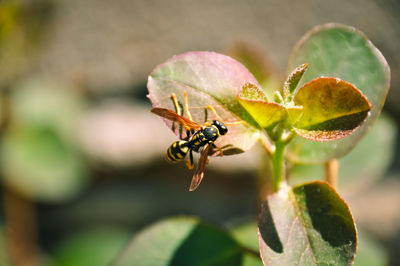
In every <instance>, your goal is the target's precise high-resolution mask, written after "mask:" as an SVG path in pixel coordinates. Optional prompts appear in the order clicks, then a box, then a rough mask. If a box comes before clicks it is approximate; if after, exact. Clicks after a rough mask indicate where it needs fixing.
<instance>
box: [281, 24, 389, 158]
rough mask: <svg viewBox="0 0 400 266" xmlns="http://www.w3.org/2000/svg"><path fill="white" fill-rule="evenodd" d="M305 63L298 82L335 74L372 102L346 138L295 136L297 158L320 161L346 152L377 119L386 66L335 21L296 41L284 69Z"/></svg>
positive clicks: (369, 45)
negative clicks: (322, 140)
mask: <svg viewBox="0 0 400 266" xmlns="http://www.w3.org/2000/svg"><path fill="white" fill-rule="evenodd" d="M305 62H307V63H308V64H309V68H308V70H307V71H306V72H305V74H304V76H303V78H302V79H301V81H300V83H299V86H302V85H303V84H305V83H307V82H308V81H311V80H313V79H315V78H318V77H321V76H327V77H335V78H340V79H342V80H345V81H347V82H349V83H351V84H353V85H354V86H356V87H357V88H358V89H359V90H361V92H362V93H363V94H364V95H365V96H366V97H367V98H368V101H369V102H370V104H371V105H372V110H371V112H370V116H369V118H368V119H367V120H366V121H365V123H364V124H363V125H362V126H361V127H360V129H359V130H357V131H356V132H354V133H353V134H352V135H350V136H348V137H347V138H344V139H341V140H336V141H332V142H328V143H315V142H314V141H309V140H306V139H303V138H299V137H296V138H294V140H293V141H292V142H291V144H290V146H289V152H290V153H291V158H292V159H293V160H295V161H297V162H307V163H315V162H323V161H326V160H329V159H331V158H338V157H341V156H343V155H345V154H346V153H348V152H349V151H350V150H351V149H352V148H353V147H354V146H355V145H356V144H357V142H358V141H359V140H360V139H361V138H362V137H363V136H364V134H365V133H366V132H367V130H368V128H370V127H371V126H372V125H373V123H374V122H375V120H376V119H377V117H378V115H379V113H380V111H381V109H382V106H383V104H384V102H385V99H386V95H387V92H388V89H389V83H390V82H389V81H390V69H389V66H388V64H387V62H386V60H385V58H384V57H383V56H382V54H381V53H380V52H379V50H378V49H377V48H376V47H375V46H374V45H373V44H372V43H371V42H370V41H369V40H368V39H367V38H366V36H365V35H364V34H363V33H361V32H359V31H358V30H356V29H354V28H353V27H348V26H344V25H339V24H326V25H322V26H318V27H316V28H314V29H313V30H311V31H309V32H308V33H306V34H305V36H304V37H302V38H301V40H300V41H299V43H298V44H297V45H296V47H295V49H294V51H293V54H292V56H291V59H290V62H289V66H288V69H293V68H294V67H296V66H298V65H300V64H304V63H305Z"/></svg>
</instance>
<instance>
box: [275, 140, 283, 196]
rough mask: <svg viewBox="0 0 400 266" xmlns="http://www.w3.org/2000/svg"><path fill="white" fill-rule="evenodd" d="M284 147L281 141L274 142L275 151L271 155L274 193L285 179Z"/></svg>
mask: <svg viewBox="0 0 400 266" xmlns="http://www.w3.org/2000/svg"><path fill="white" fill-rule="evenodd" d="M285 146H286V144H285V143H284V142H283V141H282V140H278V141H276V142H275V151H274V153H273V155H272V168H273V184H274V192H277V191H278V190H279V186H280V185H281V184H282V182H283V181H284V177H285V158H284V156H285Z"/></svg>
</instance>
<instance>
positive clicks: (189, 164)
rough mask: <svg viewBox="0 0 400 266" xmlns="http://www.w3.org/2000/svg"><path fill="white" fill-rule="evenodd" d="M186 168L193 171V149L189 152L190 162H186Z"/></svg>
mask: <svg viewBox="0 0 400 266" xmlns="http://www.w3.org/2000/svg"><path fill="white" fill-rule="evenodd" d="M186 166H187V167H188V168H189V170H192V169H193V167H194V162H193V151H192V150H191V149H190V151H189V160H187V161H186Z"/></svg>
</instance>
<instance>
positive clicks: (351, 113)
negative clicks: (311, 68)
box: [294, 77, 371, 141]
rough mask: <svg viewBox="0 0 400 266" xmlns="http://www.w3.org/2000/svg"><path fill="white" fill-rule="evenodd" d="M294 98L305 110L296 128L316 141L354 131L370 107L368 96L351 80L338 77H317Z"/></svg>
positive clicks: (328, 139)
mask: <svg viewBox="0 0 400 266" xmlns="http://www.w3.org/2000/svg"><path fill="white" fill-rule="evenodd" d="M294 102H295V104H296V105H297V106H303V113H302V115H301V117H300V118H299V120H298V121H297V122H296V124H295V125H294V129H295V130H296V132H297V133H298V134H299V135H300V136H301V137H304V138H306V139H310V140H314V141H332V140H336V139H341V138H344V137H346V136H348V135H350V134H351V133H353V132H354V131H355V130H356V129H357V128H358V127H359V126H360V125H361V123H362V122H363V121H364V120H365V119H366V117H367V116H368V113H369V111H370V110H371V105H370V104H369V102H368V100H367V98H366V97H365V96H364V95H363V94H362V93H361V91H360V90H358V89H357V88H356V87H354V86H353V85H352V84H350V83H348V82H345V81H343V80H340V79H336V78H327V77H322V78H317V79H314V80H312V81H310V82H308V83H306V84H305V85H304V86H303V87H301V88H300V89H299V91H298V92H297V94H296V96H295V98H294Z"/></svg>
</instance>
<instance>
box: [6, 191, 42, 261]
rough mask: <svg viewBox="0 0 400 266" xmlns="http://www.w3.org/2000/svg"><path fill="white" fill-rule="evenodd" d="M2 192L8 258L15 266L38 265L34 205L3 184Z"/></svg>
mask: <svg viewBox="0 0 400 266" xmlns="http://www.w3.org/2000/svg"><path fill="white" fill-rule="evenodd" d="M3 192H4V195H3V197H4V212H5V222H6V226H7V247H8V252H9V255H10V259H11V261H12V262H13V263H14V265H16V266H36V265H39V263H38V255H37V248H38V247H37V245H36V223H35V221H36V215H35V214H36V210H35V206H34V204H33V203H32V202H31V201H30V200H28V199H26V198H25V197H23V196H22V195H20V194H19V193H18V192H16V191H14V190H13V189H11V188H8V187H5V186H4V190H3Z"/></svg>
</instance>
